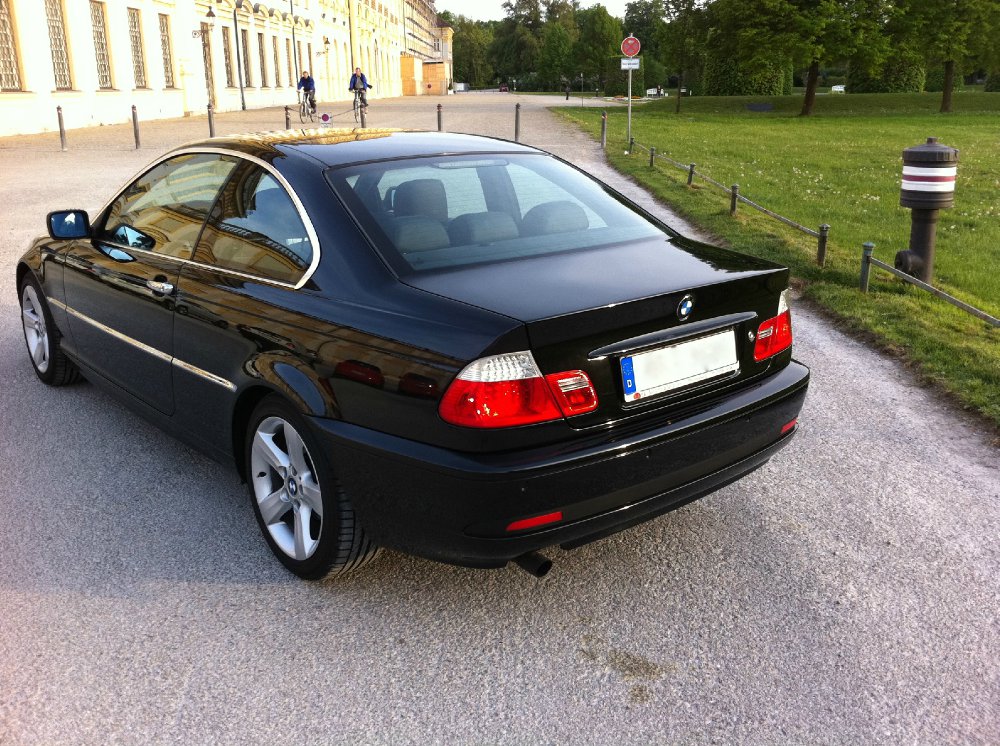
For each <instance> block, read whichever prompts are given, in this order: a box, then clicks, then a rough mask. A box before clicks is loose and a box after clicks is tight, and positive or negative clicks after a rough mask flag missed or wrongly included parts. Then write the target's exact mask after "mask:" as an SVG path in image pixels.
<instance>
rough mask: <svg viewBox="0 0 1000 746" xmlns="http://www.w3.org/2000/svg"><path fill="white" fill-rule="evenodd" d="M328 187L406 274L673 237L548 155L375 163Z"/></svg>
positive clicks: (340, 171)
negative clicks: (666, 235) (623, 242)
mask: <svg viewBox="0 0 1000 746" xmlns="http://www.w3.org/2000/svg"><path fill="white" fill-rule="evenodd" d="M327 179H328V180H329V182H330V184H331V185H332V186H333V188H334V190H335V191H336V192H337V194H338V195H339V196H340V198H341V199H342V200H343V201H344V203H345V204H346V205H347V207H348V209H350V210H351V212H353V213H354V215H355V216H356V217H357V219H358V221H359V222H360V223H361V226H362V228H363V229H364V230H365V231H366V232H367V233H368V235H369V236H370V237H371V239H372V240H373V241H374V242H375V244H376V247H377V248H378V249H379V251H380V252H381V253H382V254H383V256H384V257H385V258H386V260H387V261H388V262H389V263H390V264H391V265H392V266H393V267H394V268H395V269H396V270H397V271H398V272H400V273H402V274H408V273H410V272H419V271H426V270H434V269H442V268H449V267H458V266H465V265H470V264H483V263H487V262H496V261H506V260H511V259H517V258H520V257H529V256H541V255H544V254H552V253H556V252H561V251H573V250H578V249H593V248H596V247H601V246H610V245H612V244H617V243H620V242H622V241H634V240H637V239H646V238H653V237H660V238H662V237H663V235H664V232H663V231H662V230H661V228H660V227H658V226H657V225H656V224H654V223H652V222H650V221H649V220H647V219H645V218H644V217H643V216H642V215H640V214H638V213H636V212H633V211H632V210H631V209H629V208H628V207H626V206H625V205H623V204H622V203H621V202H619V201H618V200H617V199H615V198H614V197H613V196H611V195H610V194H609V193H608V192H606V191H605V190H604V189H603V188H602V187H601V185H600V184H598V183H597V182H595V181H593V180H592V179H590V178H588V177H587V176H585V175H583V174H581V173H580V172H578V171H577V170H576V169H574V168H571V167H569V166H567V165H566V164H564V163H561V162H560V161H558V160H557V159H555V158H552V157H549V156H546V155H543V154H538V155H535V154H523V155H522V154H517V155H509V154H504V155H503V156H481V155H474V156H436V157H430V158H412V159H406V160H393V161H387V162H382V163H367V164H362V165H353V166H344V167H341V168H335V169H331V170H329V171H328V172H327Z"/></svg>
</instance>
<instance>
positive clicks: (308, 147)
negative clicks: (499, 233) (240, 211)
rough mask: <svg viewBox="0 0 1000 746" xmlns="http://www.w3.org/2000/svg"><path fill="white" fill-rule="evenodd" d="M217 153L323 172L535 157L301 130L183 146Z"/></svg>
mask: <svg viewBox="0 0 1000 746" xmlns="http://www.w3.org/2000/svg"><path fill="white" fill-rule="evenodd" d="M198 148H213V149H215V148H221V149H224V150H232V151H236V152H240V153H245V154H247V155H251V156H255V157H257V158H261V159H263V160H266V161H269V162H270V161H273V159H274V157H275V156H278V155H283V156H285V157H288V156H292V155H301V156H307V157H309V158H311V159H313V160H315V161H318V162H319V163H321V164H322V165H324V166H327V167H329V166H342V165H345V164H348V163H362V162H366V161H375V160H387V159H389V160H391V159H395V158H413V157H417V156H427V155H446V154H447V155H450V154H455V155H464V154H469V153H538V152H540V151H538V150H537V149H535V148H531V147H528V146H526V145H521V144H519V143H515V142H510V141H508V140H500V139H497V138H492V137H482V136H480V135H462V134H456V133H452V132H424V131H415V130H399V129H334V128H329V129H328V128H323V129H304V130H281V131H275V132H250V133H246V134H240V135H225V136H223V137H213V138H211V139H207V140H198V141H196V142H190V143H187V144H185V145H184V146H183V147H182V148H179V149H183V150H189V149H198Z"/></svg>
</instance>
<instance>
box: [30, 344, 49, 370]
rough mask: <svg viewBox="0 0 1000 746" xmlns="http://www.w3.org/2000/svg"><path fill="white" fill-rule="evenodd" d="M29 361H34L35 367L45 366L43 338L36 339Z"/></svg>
mask: <svg viewBox="0 0 1000 746" xmlns="http://www.w3.org/2000/svg"><path fill="white" fill-rule="evenodd" d="M30 352H31V359H32V360H34V361H35V365H37V366H38V367H39V368H41V367H42V366H43V365H44V364H45V360H46V357H45V339H44V337H38V338H37V339H36V341H35V346H34V348H33V349H31V350H30Z"/></svg>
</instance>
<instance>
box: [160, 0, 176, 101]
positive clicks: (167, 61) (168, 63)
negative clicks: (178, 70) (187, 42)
mask: <svg viewBox="0 0 1000 746" xmlns="http://www.w3.org/2000/svg"><path fill="white" fill-rule="evenodd" d="M160 49H161V50H163V84H164V85H165V86H166V87H167V88H173V87H174V59H173V55H172V54H171V53H170V19H169V18H168V17H167V16H165V15H164V14H163V13H160Z"/></svg>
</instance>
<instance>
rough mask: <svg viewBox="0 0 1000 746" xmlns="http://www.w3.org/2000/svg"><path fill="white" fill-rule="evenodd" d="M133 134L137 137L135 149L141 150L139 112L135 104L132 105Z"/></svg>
mask: <svg viewBox="0 0 1000 746" xmlns="http://www.w3.org/2000/svg"><path fill="white" fill-rule="evenodd" d="M132 133H133V134H134V135H135V149H136V150H138V149H139V112H137V111H136V110H135V104H132Z"/></svg>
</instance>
